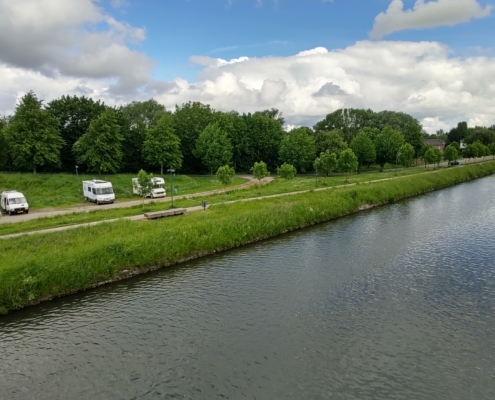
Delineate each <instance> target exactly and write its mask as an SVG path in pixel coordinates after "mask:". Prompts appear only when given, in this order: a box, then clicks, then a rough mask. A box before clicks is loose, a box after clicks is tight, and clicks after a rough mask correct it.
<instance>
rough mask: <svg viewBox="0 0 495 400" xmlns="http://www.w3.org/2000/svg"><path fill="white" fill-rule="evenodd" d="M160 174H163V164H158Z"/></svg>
mask: <svg viewBox="0 0 495 400" xmlns="http://www.w3.org/2000/svg"><path fill="white" fill-rule="evenodd" d="M160 175H161V176H163V164H162V165H160Z"/></svg>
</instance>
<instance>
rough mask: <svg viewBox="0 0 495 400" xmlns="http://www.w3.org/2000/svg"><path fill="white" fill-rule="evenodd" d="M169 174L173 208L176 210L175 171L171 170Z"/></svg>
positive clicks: (168, 170)
mask: <svg viewBox="0 0 495 400" xmlns="http://www.w3.org/2000/svg"><path fill="white" fill-rule="evenodd" d="M167 172H170V195H171V196H172V208H174V175H173V173H174V172H175V169H172V168H169V169H167Z"/></svg>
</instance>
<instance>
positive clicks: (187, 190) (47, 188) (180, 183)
mask: <svg viewBox="0 0 495 400" xmlns="http://www.w3.org/2000/svg"><path fill="white" fill-rule="evenodd" d="M135 176H136V175H132V174H116V175H101V176H98V175H96V176H95V175H79V178H76V176H75V175H70V174H36V175H33V174H27V173H22V174H21V173H4V172H2V173H0V192H2V191H4V190H11V189H15V190H18V191H20V192H22V193H23V194H24V195H25V196H26V198H27V200H28V202H29V206H30V208H31V209H32V210H33V209H40V208H48V207H65V206H77V205H83V204H87V202H85V201H84V198H83V196H82V181H83V180H90V179H93V178H97V179H103V180H106V181H110V182H112V186H113V188H114V191H115V197H116V200H117V201H126V200H139V196H136V195H134V194H133V193H132V183H131V179H132V178H134V177H135ZM164 178H165V185H166V188H167V191H169V189H170V181H169V177H168V175H167V176H164ZM244 182H246V180H245V179H242V178H235V179H234V180H233V182H232V183H231V186H235V185H240V184H242V183H244ZM174 187H175V188H176V189H177V191H178V193H177V195H183V194H191V193H199V192H205V191H209V190H215V189H221V188H222V187H223V185H222V184H221V183H220V182H219V181H218V180H217V179H216V177H215V176H194V177H191V176H187V175H177V176H174Z"/></svg>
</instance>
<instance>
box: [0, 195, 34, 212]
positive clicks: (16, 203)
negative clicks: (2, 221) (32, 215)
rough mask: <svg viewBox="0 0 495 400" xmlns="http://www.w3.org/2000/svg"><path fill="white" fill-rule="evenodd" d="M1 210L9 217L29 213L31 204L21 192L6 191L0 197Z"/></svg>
mask: <svg viewBox="0 0 495 400" xmlns="http://www.w3.org/2000/svg"><path fill="white" fill-rule="evenodd" d="M0 208H1V209H2V210H3V211H4V212H5V213H6V214H9V215H12V214H24V213H25V214H27V213H29V204H28V202H27V200H26V198H25V197H24V195H23V194H22V193H21V192H18V191H17V190H6V191H4V192H2V195H1V197H0Z"/></svg>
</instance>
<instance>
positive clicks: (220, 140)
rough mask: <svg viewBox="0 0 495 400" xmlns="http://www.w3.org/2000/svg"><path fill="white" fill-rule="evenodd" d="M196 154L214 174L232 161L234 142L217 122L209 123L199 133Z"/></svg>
mask: <svg viewBox="0 0 495 400" xmlns="http://www.w3.org/2000/svg"><path fill="white" fill-rule="evenodd" d="M194 155H195V156H196V157H197V158H199V159H200V160H201V162H202V163H203V165H204V166H205V167H206V168H207V170H208V171H209V172H210V173H211V174H212V175H213V172H214V171H216V170H218V168H220V167H221V166H222V165H227V164H228V163H229V162H230V160H231V159H232V144H231V143H230V140H229V138H228V137H227V134H226V133H225V132H224V131H223V130H222V129H220V126H219V125H218V123H217V122H215V123H213V124H209V125H208V126H207V127H206V128H205V130H204V131H203V132H202V133H201V135H199V138H198V140H197V141H196V148H195V149H194Z"/></svg>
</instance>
